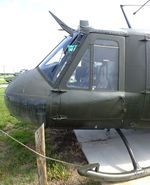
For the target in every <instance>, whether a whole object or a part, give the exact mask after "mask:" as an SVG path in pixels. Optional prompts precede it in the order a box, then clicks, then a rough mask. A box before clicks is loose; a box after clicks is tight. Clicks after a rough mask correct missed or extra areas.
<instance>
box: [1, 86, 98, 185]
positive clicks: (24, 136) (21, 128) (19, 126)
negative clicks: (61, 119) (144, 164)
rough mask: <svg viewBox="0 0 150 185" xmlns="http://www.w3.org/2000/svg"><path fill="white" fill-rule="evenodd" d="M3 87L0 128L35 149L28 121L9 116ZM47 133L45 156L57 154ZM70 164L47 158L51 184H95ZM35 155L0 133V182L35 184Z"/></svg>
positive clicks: (12, 184) (5, 183)
mask: <svg viewBox="0 0 150 185" xmlns="http://www.w3.org/2000/svg"><path fill="white" fill-rule="evenodd" d="M4 92H5V89H4V88H0V129H3V130H4V131H6V132H7V133H9V134H10V135H11V136H13V137H14V138H16V139H18V140H19V141H21V142H22V143H24V144H26V145H28V146H30V147H31V148H33V149H34V146H35V144H34V132H35V130H36V129H37V128H36V127H35V126H34V125H32V124H31V123H26V122H22V121H18V120H17V119H15V118H14V117H12V116H11V115H10V114H9V112H8V110H7V108H6V106H5V103H4ZM53 145H54V143H52V142H51V140H50V137H49V135H47V136H46V149H47V150H46V153H47V156H51V157H55V158H59V155H58V154H56V153H55V154H54V151H53V147H54V146H53ZM74 170H75V169H72V168H70V167H66V166H64V165H62V164H59V163H55V162H52V161H47V174H48V180H49V184H51V185H55V184H57V185H72V184H74V185H81V184H82V185H98V184H99V183H96V182H94V181H89V180H87V179H84V178H82V177H80V176H79V175H78V174H77V173H76V172H75V171H74ZM37 184H38V178H37V169H36V156H35V155H33V154H32V153H31V152H30V151H28V150H27V149H25V148H23V147H22V146H20V145H19V144H17V143H16V142H14V141H12V140H10V139H9V138H7V137H6V136H4V135H2V134H1V133H0V185H37Z"/></svg>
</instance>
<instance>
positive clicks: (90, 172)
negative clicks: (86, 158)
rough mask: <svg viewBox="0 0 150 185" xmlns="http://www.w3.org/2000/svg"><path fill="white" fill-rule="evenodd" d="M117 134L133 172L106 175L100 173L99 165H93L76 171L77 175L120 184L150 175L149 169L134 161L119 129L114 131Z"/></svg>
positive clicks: (128, 145)
mask: <svg viewBox="0 0 150 185" xmlns="http://www.w3.org/2000/svg"><path fill="white" fill-rule="evenodd" d="M116 131H117V133H118V134H119V136H120V137H121V139H122V141H123V142H124V144H125V147H126V149H127V151H128V153H129V156H130V158H131V161H132V165H133V170H131V171H127V172H121V173H106V172H101V171H100V164H99V163H93V164H89V165H85V166H83V167H81V168H80V169H78V173H79V174H80V175H82V176H86V177H89V178H92V179H95V180H99V181H106V182H122V181H129V180H133V179H138V178H141V177H145V176H148V175H150V167H142V168H141V167H140V166H139V164H138V162H137V161H136V159H135V156H134V153H133V151H132V149H131V147H130V144H129V142H128V140H127V138H126V137H125V135H124V134H123V133H122V131H121V130H120V129H116Z"/></svg>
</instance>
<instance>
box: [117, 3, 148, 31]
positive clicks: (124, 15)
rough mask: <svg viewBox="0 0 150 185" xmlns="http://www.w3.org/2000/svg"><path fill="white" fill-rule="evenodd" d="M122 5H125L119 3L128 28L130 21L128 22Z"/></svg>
mask: <svg viewBox="0 0 150 185" xmlns="http://www.w3.org/2000/svg"><path fill="white" fill-rule="evenodd" d="M149 1H150V0H149ZM124 6H125V5H120V8H121V10H122V13H123V15H124V18H125V20H126V23H127V25H128V28H131V24H130V22H129V20H128V18H127V16H126V13H125V11H124V9H123V7H124Z"/></svg>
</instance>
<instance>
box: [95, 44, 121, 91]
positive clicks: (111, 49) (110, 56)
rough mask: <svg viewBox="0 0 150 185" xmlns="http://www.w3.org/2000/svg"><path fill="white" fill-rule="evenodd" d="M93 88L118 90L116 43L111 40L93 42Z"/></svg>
mask: <svg viewBox="0 0 150 185" xmlns="http://www.w3.org/2000/svg"><path fill="white" fill-rule="evenodd" d="M92 89H93V90H101V91H116V90H118V44H117V42H115V41H111V40H96V41H95V43H94V61H93V87H92Z"/></svg>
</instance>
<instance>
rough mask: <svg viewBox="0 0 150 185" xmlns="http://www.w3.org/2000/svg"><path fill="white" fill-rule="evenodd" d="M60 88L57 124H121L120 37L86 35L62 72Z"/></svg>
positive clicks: (122, 106) (122, 112) (121, 55)
mask: <svg viewBox="0 0 150 185" xmlns="http://www.w3.org/2000/svg"><path fill="white" fill-rule="evenodd" d="M60 89H61V90H63V91H64V93H61V95H60V96H61V104H60V120H59V123H58V124H59V125H62V126H63V125H66V126H67V127H68V128H69V127H70V128H71V127H73V128H95V127H96V128H109V127H122V119H123V117H124V113H125V112H124V104H123V100H122V99H123V98H124V92H123V90H124V38H123V37H121V36H112V35H106V34H90V35H89V36H88V37H87V39H86V41H85V43H84V44H83V46H82V48H81V49H80V51H79V52H78V54H77V55H76V57H75V58H74V60H73V61H72V63H71V65H70V67H69V68H68V70H67V71H66V74H65V75H64V77H63V79H62V82H61V84H60ZM113 122H114V123H113ZM113 124H114V126H113Z"/></svg>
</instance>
